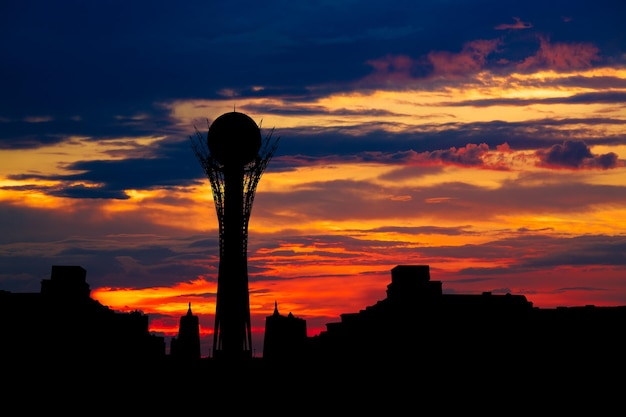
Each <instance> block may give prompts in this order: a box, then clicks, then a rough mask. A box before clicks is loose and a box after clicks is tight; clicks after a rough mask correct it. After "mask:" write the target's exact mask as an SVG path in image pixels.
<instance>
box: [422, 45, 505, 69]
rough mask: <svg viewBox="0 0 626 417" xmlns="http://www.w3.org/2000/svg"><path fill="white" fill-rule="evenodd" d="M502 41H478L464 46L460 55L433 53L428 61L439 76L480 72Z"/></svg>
mask: <svg viewBox="0 0 626 417" xmlns="http://www.w3.org/2000/svg"><path fill="white" fill-rule="evenodd" d="M499 42H500V41H498V40H497V39H491V40H476V41H471V42H468V43H466V44H465V45H463V49H462V50H461V52H459V53H456V54H454V53H451V52H447V51H433V52H430V53H429V54H428V57H427V58H428V61H429V62H430V63H431V64H432V66H433V72H434V73H435V74H437V75H460V74H467V73H468V72H473V71H478V70H480V69H481V68H482V67H483V66H484V65H485V61H486V59H487V56H488V55H489V54H490V53H492V52H493V51H495V50H496V48H497V47H498V44H499Z"/></svg>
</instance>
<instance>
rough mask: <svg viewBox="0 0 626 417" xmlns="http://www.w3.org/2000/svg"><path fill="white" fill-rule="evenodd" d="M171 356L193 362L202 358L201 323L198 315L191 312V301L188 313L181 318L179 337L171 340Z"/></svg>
mask: <svg viewBox="0 0 626 417" xmlns="http://www.w3.org/2000/svg"><path fill="white" fill-rule="evenodd" d="M170 356H172V358H174V359H176V360H179V361H187V362H193V361H197V360H199V359H200V358H201V354H200V324H199V321H198V316H195V315H194V314H193V313H192V312H191V303H189V308H188V309H187V314H185V315H184V316H182V317H181V318H180V323H179V326H178V337H174V338H172V340H171V341H170Z"/></svg>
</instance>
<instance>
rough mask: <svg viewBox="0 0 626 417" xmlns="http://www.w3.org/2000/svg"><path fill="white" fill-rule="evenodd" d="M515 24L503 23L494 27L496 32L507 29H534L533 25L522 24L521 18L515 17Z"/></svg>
mask: <svg viewBox="0 0 626 417" xmlns="http://www.w3.org/2000/svg"><path fill="white" fill-rule="evenodd" d="M513 19H514V20H515V23H502V24H499V25H497V26H495V27H494V29H495V30H506V29H530V28H532V27H533V25H532V23H529V22H522V21H521V19H520V18H519V17H514V18H513Z"/></svg>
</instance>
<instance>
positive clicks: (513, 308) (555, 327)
mask: <svg viewBox="0 0 626 417" xmlns="http://www.w3.org/2000/svg"><path fill="white" fill-rule="evenodd" d="M340 318H341V320H340V321H339V322H332V323H327V325H326V330H324V331H322V332H320V334H318V335H315V336H312V337H309V338H308V339H307V347H306V355H305V356H306V357H307V358H308V359H309V360H310V361H312V362H315V363H318V364H320V363H322V364H324V363H327V364H333V366H335V365H336V364H338V363H339V364H350V363H352V364H358V363H364V362H367V363H369V364H376V363H378V364H380V363H385V364H387V365H389V364H392V363H395V364H398V363H400V364H402V365H403V366H408V365H411V366H414V367H415V366H421V365H420V364H423V363H424V361H433V362H435V363H439V364H440V365H439V366H440V368H441V369H442V370H443V369H448V370H450V369H453V370H454V371H455V372H457V371H458V370H459V369H467V368H471V369H472V370H473V371H476V372H478V371H480V372H485V368H484V367H485V366H488V364H493V363H506V362H509V361H514V362H515V363H516V364H517V365H518V366H520V367H526V370H527V371H530V370H533V371H534V372H537V373H538V374H543V373H544V372H546V370H552V371H553V372H556V370H560V371H568V370H569V369H571V366H572V364H571V362H570V361H571V360H572V358H575V359H574V360H575V363H576V367H577V369H579V370H581V369H583V368H584V367H587V368H589V369H592V368H594V367H601V366H618V367H619V366H624V364H626V359H625V358H624V357H623V355H622V354H621V353H620V352H623V351H625V349H626V340H625V339H624V337H623V336H624V330H625V328H626V327H625V326H626V306H614V307H596V306H593V305H586V306H574V307H558V308H548V309H542V308H537V307H534V306H533V303H532V302H530V301H528V300H527V298H526V297H525V296H523V295H512V294H502V295H494V294H492V293H491V292H483V293H482V294H444V293H443V291H442V283H441V281H431V280H430V269H429V266H428V265H398V266H396V267H394V268H393V269H392V270H391V283H390V284H389V285H388V286H387V297H386V298H385V299H383V300H380V301H378V302H377V303H375V304H374V305H371V306H367V307H366V308H364V309H362V310H360V311H359V312H355V313H345V314H341V315H340ZM609 363H610V364H611V365H609Z"/></svg>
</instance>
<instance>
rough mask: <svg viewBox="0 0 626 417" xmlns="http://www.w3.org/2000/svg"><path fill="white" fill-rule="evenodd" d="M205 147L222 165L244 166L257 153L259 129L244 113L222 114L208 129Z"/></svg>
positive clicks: (259, 145) (259, 140)
mask: <svg viewBox="0 0 626 417" xmlns="http://www.w3.org/2000/svg"><path fill="white" fill-rule="evenodd" d="M207 145H208V146H209V151H210V152H211V155H212V156H213V157H214V158H215V159H217V161H218V162H219V163H221V164H222V165H245V164H247V163H249V162H252V161H253V160H254V158H256V157H257V155H258V153H259V149H260V148H261V129H259V127H258V126H257V124H256V123H255V122H254V120H252V118H251V117H250V116H248V115H246V114H244V113H239V112H236V111H233V112H229V113H224V114H222V115H221V116H219V117H218V118H217V119H215V120H214V121H213V123H212V124H211V126H210V127H209V133H208V134H207Z"/></svg>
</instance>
